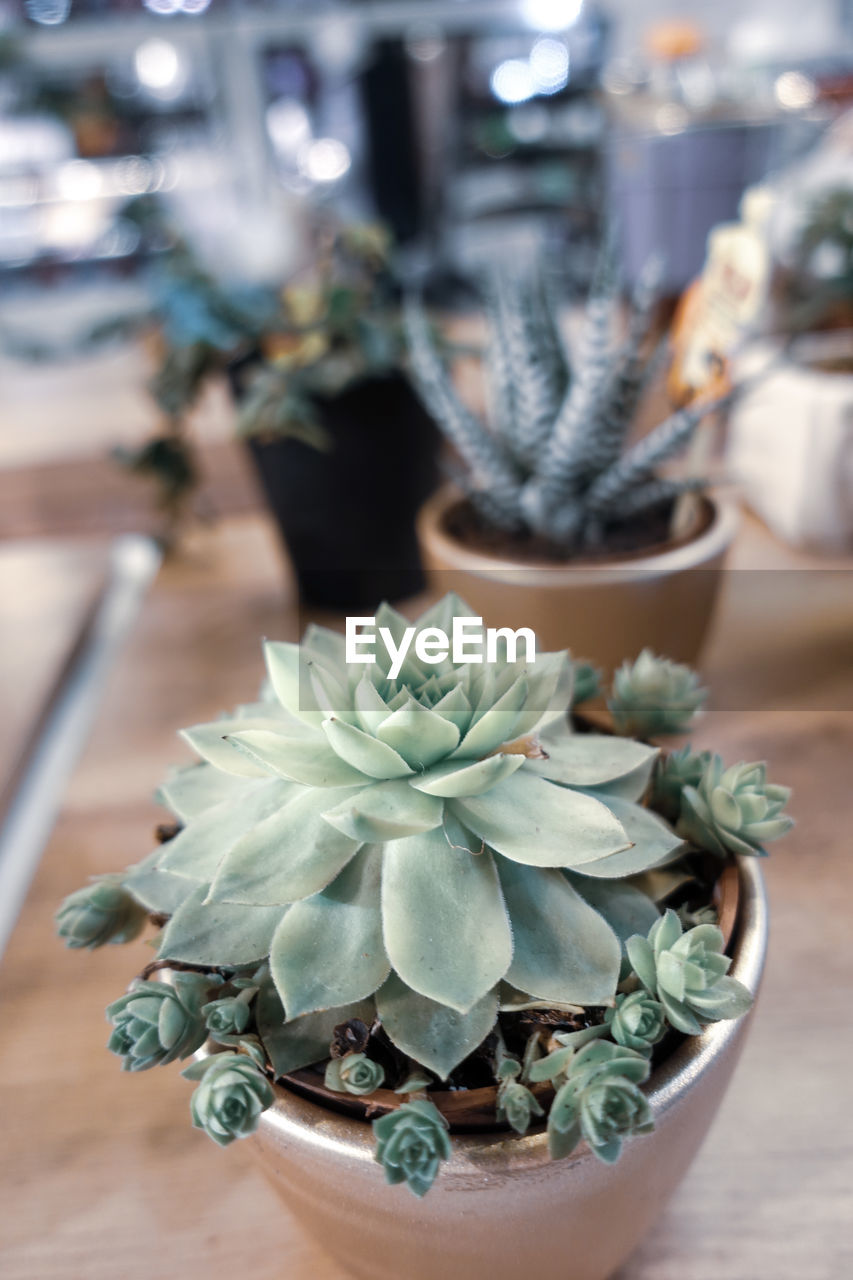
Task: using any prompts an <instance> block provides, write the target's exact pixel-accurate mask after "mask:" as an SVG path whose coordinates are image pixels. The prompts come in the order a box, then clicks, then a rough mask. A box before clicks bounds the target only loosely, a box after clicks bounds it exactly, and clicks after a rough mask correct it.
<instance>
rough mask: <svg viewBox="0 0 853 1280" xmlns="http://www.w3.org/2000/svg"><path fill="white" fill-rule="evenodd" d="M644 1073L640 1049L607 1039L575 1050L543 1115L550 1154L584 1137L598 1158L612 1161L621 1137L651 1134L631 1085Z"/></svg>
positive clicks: (565, 1151) (644, 1107) (562, 1152)
mask: <svg viewBox="0 0 853 1280" xmlns="http://www.w3.org/2000/svg"><path fill="white" fill-rule="evenodd" d="M648 1075H649V1064H648V1062H647V1061H646V1059H645V1058H644V1057H643V1056H642V1055H641V1054H638V1053H634V1051H633V1050H632V1049H626V1048H623V1047H622V1046H621V1045H616V1044H611V1043H610V1041H608V1040H596V1041H594V1042H593V1043H592V1044H588V1045H585V1046H584V1048H582V1049H580V1050H578V1052H577V1053H576V1054H575V1055H574V1057H573V1058H572V1059H571V1062H570V1064H569V1068H568V1072H567V1076H566V1080H565V1083H564V1084H562V1085H561V1086H560V1088H559V1089H558V1090H557V1095H556V1097H555V1098H554V1101H553V1103H552V1104H551V1110H550V1112H549V1114H548V1147H549V1150H550V1152H551V1156H552V1158H553V1159H555V1160H559V1159H560V1158H561V1157H563V1156H567V1155H569V1153H570V1152H572V1151H574V1149H575V1147H576V1146H577V1144H578V1143H579V1142H580V1140H581V1138H586V1140H587V1142H588V1143H589V1145H590V1148H591V1150H592V1152H593V1154H594V1155H596V1156H597V1157H598V1159H599V1160H603V1161H604V1163H605V1164H613V1163H614V1162H615V1161H616V1160H618V1159H619V1155H620V1153H621V1150H622V1142H623V1140H624V1139H625V1138H628V1137H630V1136H631V1135H632V1134H635V1133H651V1131H652V1129H653V1128H654V1120H653V1118H652V1113H651V1111H650V1109H649V1104H648V1102H647V1101H646V1099H645V1097H644V1095H643V1094H642V1093H641V1091H640V1089H639V1088H638V1087H637V1086H638V1085H640V1084H641V1083H642V1082H643V1081H644V1080H646V1079H647V1078H648Z"/></svg>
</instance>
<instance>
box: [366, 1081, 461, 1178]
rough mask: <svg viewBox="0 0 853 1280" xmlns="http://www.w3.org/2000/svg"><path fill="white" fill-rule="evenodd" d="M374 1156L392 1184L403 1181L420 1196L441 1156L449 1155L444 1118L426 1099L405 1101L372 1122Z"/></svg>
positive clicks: (433, 1173)
mask: <svg viewBox="0 0 853 1280" xmlns="http://www.w3.org/2000/svg"><path fill="white" fill-rule="evenodd" d="M373 1132H374V1133H375V1134H376V1138H377V1146H376V1159H377V1160H378V1162H379V1163H380V1164H381V1165H382V1168H383V1169H384V1170H385V1179H386V1181H387V1182H390V1183H392V1184H394V1183H398V1182H406V1183H407V1184H408V1187H409V1190H410V1191H413V1192H414V1194H415V1195H416V1196H417V1197H418V1198H419V1199H420V1198H421V1197H422V1196H425V1195H426V1193H427V1192H428V1191H429V1189H430V1187H431V1186H432V1184H433V1182H434V1181H435V1175H436V1174H437V1173H438V1167H439V1165H440V1164H441V1162H442V1160H447V1159H449V1157H450V1139H449V1138H448V1136H447V1121H446V1120H445V1119H444V1116H443V1115H442V1114H441V1112H440V1111H439V1110H438V1108H437V1107H435V1106H434V1105H433V1103H431V1102H427V1101H426V1100H425V1099H420V1098H418V1099H415V1100H414V1101H413V1102H404V1103H403V1105H402V1106H401V1107H398V1108H397V1109H396V1111H390V1112H389V1113H388V1115H385V1116H381V1117H380V1119H379V1120H374V1122H373Z"/></svg>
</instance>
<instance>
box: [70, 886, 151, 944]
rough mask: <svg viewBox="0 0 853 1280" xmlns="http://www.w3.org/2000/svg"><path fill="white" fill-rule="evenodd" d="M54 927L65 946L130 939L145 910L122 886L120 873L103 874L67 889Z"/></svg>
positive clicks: (137, 930) (145, 913) (140, 923)
mask: <svg viewBox="0 0 853 1280" xmlns="http://www.w3.org/2000/svg"><path fill="white" fill-rule="evenodd" d="M55 919H56V931H57V933H58V934H59V936H60V938H62V939H63V941H64V942H65V945H66V946H67V947H72V948H74V949H77V948H80V947H89V948H90V949H94V948H95V947H102V946H103V945H104V943H106V942H131V941H132V940H133V939H134V938H135V937H136V936H137V934H138V933H139V932H140V930H141V929H142V926H143V925H144V924H145V921H146V919H147V912H146V911H145V908H144V907H141V906H140V905H139V903H138V902H137V901H136V899H135V898H133V897H132V896H131V894H129V893H128V891H127V890H126V889H125V888H123V887H122V884H121V877H120V876H104V878H103V879H102V880H96V881H95V882H94V883H93V884H89V885H86V887H85V888H83V889H77V890H76V892H74V893H70V894H69V895H68V897H67V898H66V899H65V901H64V902H63V904H62V906H61V907H60V908H59V910H58V911H57V913H56V916H55Z"/></svg>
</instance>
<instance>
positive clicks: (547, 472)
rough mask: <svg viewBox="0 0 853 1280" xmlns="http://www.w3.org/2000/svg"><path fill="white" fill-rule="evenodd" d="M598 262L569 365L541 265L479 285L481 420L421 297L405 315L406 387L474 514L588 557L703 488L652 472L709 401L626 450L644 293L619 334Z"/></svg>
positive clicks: (607, 272)
mask: <svg viewBox="0 0 853 1280" xmlns="http://www.w3.org/2000/svg"><path fill="white" fill-rule="evenodd" d="M603 262H604V269H603V270H600V271H599V272H598V273H597V280H596V282H595V283H594V285H593V288H592V291H591V294H590V297H589V299H588V302H587V306H586V316H585V323H584V330H583V334H582V336H581V339H580V342H579V343H578V345H577V351H576V356H575V358H574V359H573V358H572V356H571V354H570V352H569V350H568V348H567V344H566V343H565V342H564V340H563V335H562V333H561V330H560V326H559V323H558V319H557V316H556V311H555V307H554V305H553V302H552V299H551V298H550V296H549V290H548V288H547V286H546V282H545V280H544V278H543V273H542V272H541V270H540V271H535V270H534V271H530V270H524V271H522V270H511V269H507V268H506V267H501V268H498V269H496V270H495V272H494V274H493V275H492V277H491V278H489V279H487V280H486V282H485V286H484V302H485V308H486V314H487V318H488V324H489V337H488V340H487V344H486V351H485V356H484V361H483V363H484V369H485V375H486V380H487V395H486V400H487V413H486V417H485V419H480V418H478V417H477V416H476V415H475V414H474V413H473V412H471V410H470V409H469V408H468V407H467V406H466V405H465V404H464V403H463V402H462V400H461V399H460V397H459V395H458V394H457V392H456V389H455V387H454V385H453V382H452V379H451V376H450V373H449V371H448V369H447V368H446V367H445V365H444V363H443V361H442V359H441V357H440V355H439V353H438V351H437V349H436V347H435V344H434V341H433V336H432V331H431V328H430V324H429V321H428V319H427V316H426V314H425V312H424V310H423V309H422V307H421V304H420V302H419V301H418V300H417V299H416V298H410V299H409V302H408V305H407V308H406V330H407V337H408V342H409V351H410V356H411V364H412V369H413V372H414V376H415V380H416V384H417V386H418V388H419V390H420V393H421V396H422V398H423V400H424V403H425V404H426V406H427V407H428V409H429V410H430V412H431V413H432V414H433V416H434V417H435V419H436V421H437V422H438V424H439V426H440V428H441V429H442V431H443V432H444V434H445V435H446V436H447V438H448V440H449V441H450V443H451V444H452V445H453V447H454V449H455V451H456V452H457V454H458V455H459V456H460V458H461V460H462V462H463V464H464V470H463V472H462V474H461V475H460V477H459V478H460V481H461V483H462V485H463V486H464V488H465V490H466V493H467V495H468V497H469V499H470V501H471V502H472V503H473V505H474V507H475V508H476V509H477V511H478V512H479V514H480V516H481V518H482V519H483V520H484V522H485V523H486V524H487V525H489V526H492V527H495V528H497V529H500V530H504V531H505V532H507V533H508V534H518V533H524V532H528V533H534V534H537V535H540V536H542V537H545V538H547V539H549V540H550V541H551V542H552V543H553V544H555V545H556V546H558V547H561V548H563V549H564V550H565V552H566V553H567V554H571V553H573V552H576V551H579V550H590V549H595V548H596V547H597V546H600V545H602V543H603V542H604V541H605V539H606V536H607V533H608V531H609V530H610V529H612V528H613V527H614V526H617V525H619V524H621V523H624V522H625V521H626V520H627V519H629V518H632V519H633V518H635V517H641V516H643V515H644V514H645V513H647V512H649V511H651V510H653V509H654V508H661V507H665V506H667V505H669V504H671V503H672V501H673V500H674V499H675V498H676V497H678V495H679V494H680V493H682V492H685V491H687V490H690V489H695V488H701V487H702V486H703V484H704V481H700V480H697V479H696V478H694V477H690V478H684V479H682V480H670V479H664V478H661V477H660V476H659V475H658V474H657V468H658V467H659V466H660V465H661V464H662V463H663V462H665V461H667V460H668V459H670V458H673V457H674V456H676V455H677V454H678V453H679V452H680V451H681V450H682V449H684V448H685V446H686V445H687V443H688V442H689V440H690V438H691V436H692V435H693V433H694V432H695V430H696V428H697V427H698V425H699V423H700V422H701V420H702V418H703V417H705V416H706V415H707V414H708V413H710V412H712V411H713V410H714V409H716V408H719V407H720V405H719V404H717V403H715V404H712V403H706V404H703V405H697V406H696V407H691V408H687V409H683V410H680V411H679V412H677V413H675V414H673V415H672V416H671V417H669V418H667V419H666V421H664V422H662V423H661V424H660V425H659V426H657V427H656V428H655V429H654V430H653V431H652V432H651V433H650V434H649V435H648V436H646V437H645V438H644V439H642V440H641V441H639V442H638V443H637V444H635V445H633V446H631V447H630V448H626V447H625V446H626V440H627V436H628V432H629V430H630V427H631V424H632V422H633V419H634V415H635V412H636V410H637V407H638V404H639V401H640V397H641V395H642V393H643V391H644V389H645V387H646V385H647V383H648V381H649V379H650V377H651V375H652V373H653V372H654V370H655V369H656V368H657V365H658V356H657V353H656V352H655V351H654V344H653V343H652V342H651V341H650V338H651V329H652V310H653V302H654V289H653V288H652V285H651V281H650V280H649V279H648V278H645V279H643V280H642V281H641V283H640V286H639V287H638V289H637V292H636V296H635V298H634V300H633V306H632V308H631V314H630V319H629V322H628V326H627V332H625V334H624V335H620V334H619V325H618V311H619V307H620V301H619V298H618V293H617V289H616V280H615V272H614V270H613V265H612V259H611V258H610V257H608V255H607V254H605V255H603Z"/></svg>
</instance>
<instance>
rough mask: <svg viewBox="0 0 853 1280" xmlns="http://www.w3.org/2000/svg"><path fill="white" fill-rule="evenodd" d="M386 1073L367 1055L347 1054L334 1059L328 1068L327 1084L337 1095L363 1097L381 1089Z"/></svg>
mask: <svg viewBox="0 0 853 1280" xmlns="http://www.w3.org/2000/svg"><path fill="white" fill-rule="evenodd" d="M384 1079H385V1072H384V1070H383V1068H382V1066H381V1064H380V1063H378V1062H374V1061H373V1059H372V1058H368V1056H367V1054H366V1053H347V1054H344V1056H343V1057H342V1058H332V1059H331V1060H330V1062H329V1065H328V1066H327V1067H326V1079H325V1084H326V1088H327V1089H332V1090H334V1091H335V1092H336V1093H353V1094H355V1095H356V1097H362V1096H364V1095H365V1094H368V1093H375V1092H376V1090H377V1089H381V1087H382V1083H383V1081H384Z"/></svg>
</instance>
